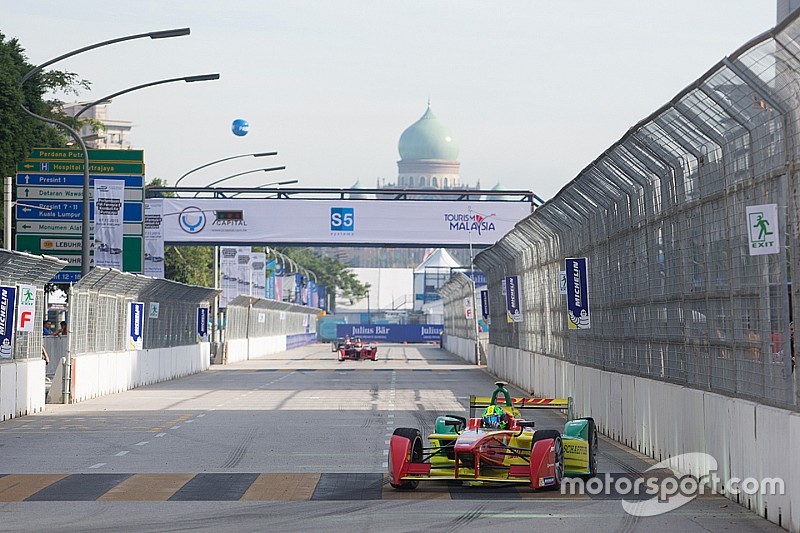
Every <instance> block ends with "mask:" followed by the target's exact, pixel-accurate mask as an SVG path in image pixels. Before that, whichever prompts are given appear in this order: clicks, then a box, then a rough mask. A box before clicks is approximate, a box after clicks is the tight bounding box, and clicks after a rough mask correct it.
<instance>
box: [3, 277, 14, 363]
mask: <svg viewBox="0 0 800 533" xmlns="http://www.w3.org/2000/svg"><path fill="white" fill-rule="evenodd" d="M16 303H17V288H16V287H6V286H0V359H11V358H12V357H13V356H14V316H15V315H14V312H15V309H16Z"/></svg>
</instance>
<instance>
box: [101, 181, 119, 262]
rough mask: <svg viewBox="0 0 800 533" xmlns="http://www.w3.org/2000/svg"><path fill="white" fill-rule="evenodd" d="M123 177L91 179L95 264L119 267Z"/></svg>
mask: <svg viewBox="0 0 800 533" xmlns="http://www.w3.org/2000/svg"><path fill="white" fill-rule="evenodd" d="M124 204H125V181H124V180H99V179H96V180H94V264H95V266H99V267H105V268H115V269H117V270H122V235H123V233H124V229H125V226H124V221H123V211H122V207H123V205H124Z"/></svg>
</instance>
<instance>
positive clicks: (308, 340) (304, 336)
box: [286, 333, 317, 350]
mask: <svg viewBox="0 0 800 533" xmlns="http://www.w3.org/2000/svg"><path fill="white" fill-rule="evenodd" d="M315 342H317V334H316V333H297V334H295V335H286V349H287V350H291V349H293V348H299V347H300V346H306V345H307V344H313V343H315Z"/></svg>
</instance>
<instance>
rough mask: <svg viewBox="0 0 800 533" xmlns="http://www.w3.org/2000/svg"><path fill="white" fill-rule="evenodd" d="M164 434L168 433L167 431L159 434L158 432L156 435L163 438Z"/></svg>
mask: <svg viewBox="0 0 800 533" xmlns="http://www.w3.org/2000/svg"><path fill="white" fill-rule="evenodd" d="M164 435H166V433H159V434H157V435H156V438H161V437H163V436H164Z"/></svg>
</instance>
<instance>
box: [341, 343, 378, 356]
mask: <svg viewBox="0 0 800 533" xmlns="http://www.w3.org/2000/svg"><path fill="white" fill-rule="evenodd" d="M345 359H355V360H358V359H372V360H373V361H377V360H378V345H377V344H375V343H374V342H372V343H369V344H367V343H365V342H361V339H359V338H356V339H353V340H350V339H345V341H344V345H343V346H342V348H341V349H339V361H344V360H345Z"/></svg>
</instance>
